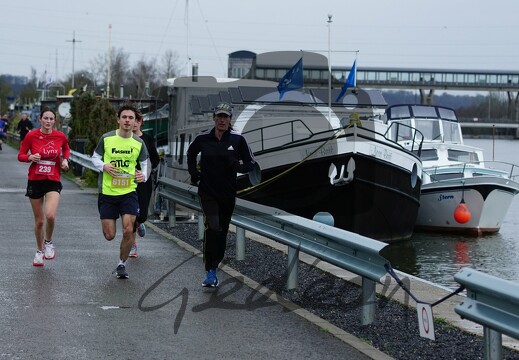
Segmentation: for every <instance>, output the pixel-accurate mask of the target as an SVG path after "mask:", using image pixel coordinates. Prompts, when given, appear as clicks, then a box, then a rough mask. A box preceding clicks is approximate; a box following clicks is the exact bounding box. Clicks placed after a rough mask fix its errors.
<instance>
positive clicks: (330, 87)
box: [328, 14, 332, 121]
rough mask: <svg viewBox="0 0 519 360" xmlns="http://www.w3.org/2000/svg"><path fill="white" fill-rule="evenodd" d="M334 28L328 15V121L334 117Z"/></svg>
mask: <svg viewBox="0 0 519 360" xmlns="http://www.w3.org/2000/svg"><path fill="white" fill-rule="evenodd" d="M331 27H332V14H328V121H330V119H331V117H332V51H331V45H330V33H331Z"/></svg>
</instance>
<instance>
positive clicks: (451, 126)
mask: <svg viewBox="0 0 519 360" xmlns="http://www.w3.org/2000/svg"><path fill="white" fill-rule="evenodd" d="M442 123H443V124H442V125H443V141H445V142H452V143H460V144H462V143H463V141H462V137H461V130H460V127H459V124H458V123H457V122H452V121H445V120H444V121H442Z"/></svg>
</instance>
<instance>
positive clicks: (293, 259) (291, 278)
mask: <svg viewBox="0 0 519 360" xmlns="http://www.w3.org/2000/svg"><path fill="white" fill-rule="evenodd" d="M298 275H299V249H295V248H293V247H291V246H289V247H288V278H287V289H289V290H290V289H295V288H296V287H297V277H298Z"/></svg>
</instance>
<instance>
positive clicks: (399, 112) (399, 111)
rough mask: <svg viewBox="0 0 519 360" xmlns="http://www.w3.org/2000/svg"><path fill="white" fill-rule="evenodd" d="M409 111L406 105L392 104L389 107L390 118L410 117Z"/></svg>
mask: <svg viewBox="0 0 519 360" xmlns="http://www.w3.org/2000/svg"><path fill="white" fill-rule="evenodd" d="M410 117H411V113H410V112H409V107H408V106H407V105H406V106H393V107H392V108H391V119H402V118H410Z"/></svg>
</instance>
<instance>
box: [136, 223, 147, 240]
mask: <svg viewBox="0 0 519 360" xmlns="http://www.w3.org/2000/svg"><path fill="white" fill-rule="evenodd" d="M137 234H138V235H139V236H140V237H144V235H146V226H144V224H139V226H137Z"/></svg>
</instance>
